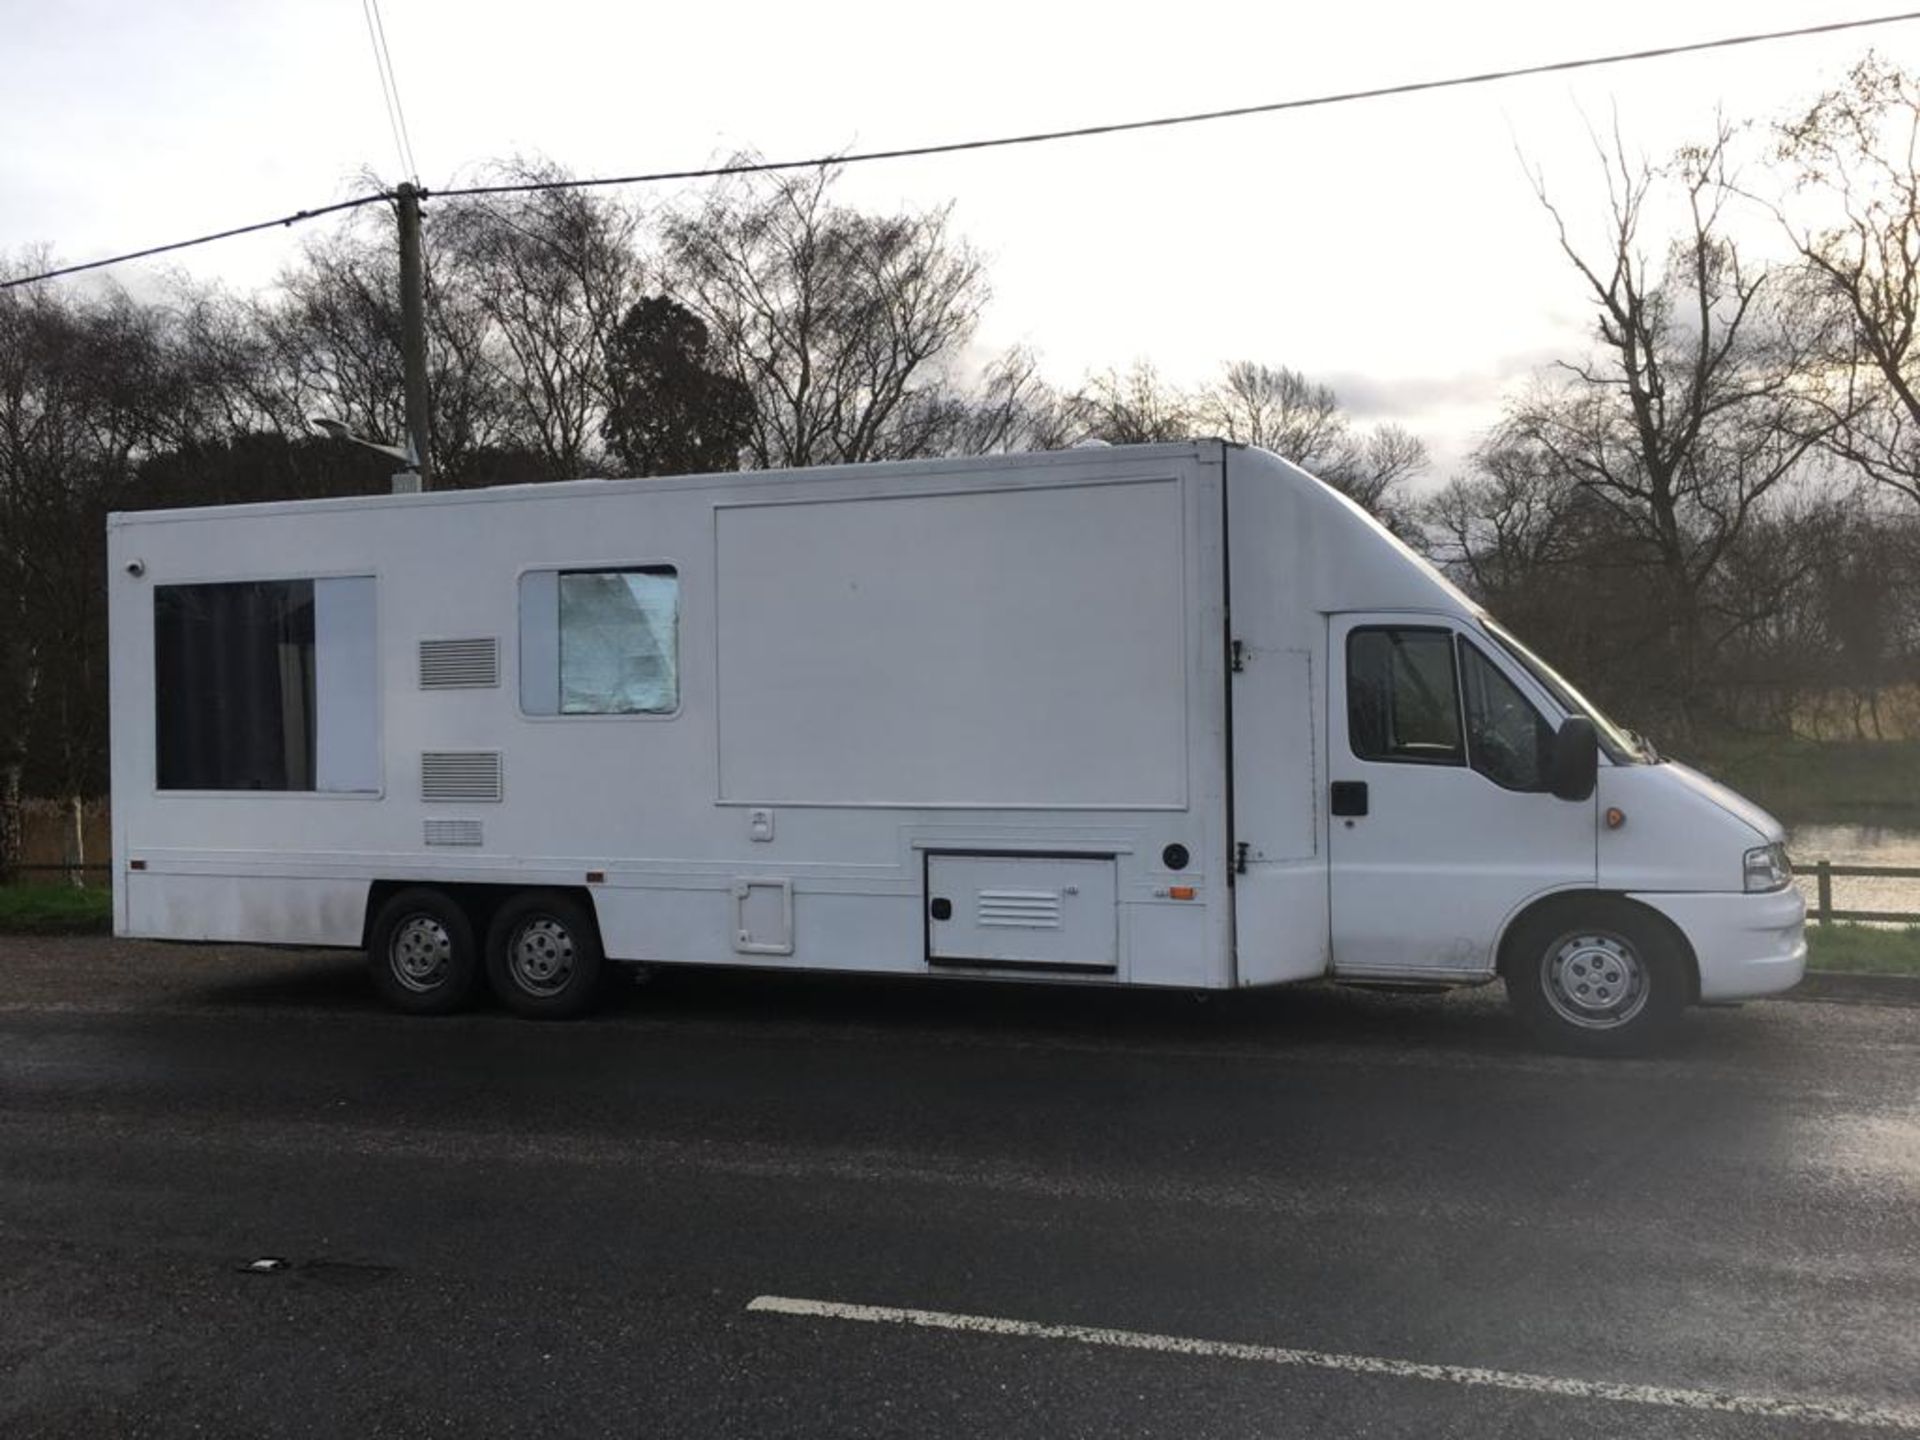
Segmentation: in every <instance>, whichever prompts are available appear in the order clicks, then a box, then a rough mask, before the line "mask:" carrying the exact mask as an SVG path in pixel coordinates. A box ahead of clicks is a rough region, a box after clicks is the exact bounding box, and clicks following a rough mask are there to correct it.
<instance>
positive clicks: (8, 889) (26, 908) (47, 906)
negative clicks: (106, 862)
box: [0, 885, 113, 935]
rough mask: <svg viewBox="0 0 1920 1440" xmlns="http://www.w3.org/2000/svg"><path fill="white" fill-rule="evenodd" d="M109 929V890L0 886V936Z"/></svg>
mask: <svg viewBox="0 0 1920 1440" xmlns="http://www.w3.org/2000/svg"><path fill="white" fill-rule="evenodd" d="M112 928H113V892H112V891H111V890H106V889H97V890H75V889H73V888H72V887H71V886H67V885H0V935H93V934H104V933H105V932H106V931H108V930H110V929H112Z"/></svg>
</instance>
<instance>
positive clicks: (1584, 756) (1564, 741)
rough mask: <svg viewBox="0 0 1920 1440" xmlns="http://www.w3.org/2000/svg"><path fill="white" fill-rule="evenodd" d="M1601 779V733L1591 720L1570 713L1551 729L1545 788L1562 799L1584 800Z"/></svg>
mask: <svg viewBox="0 0 1920 1440" xmlns="http://www.w3.org/2000/svg"><path fill="white" fill-rule="evenodd" d="M1599 780H1600V737H1599V736H1598V735H1597V734H1595V733H1594V729H1593V721H1591V720H1589V719H1587V717H1586V716H1584V715H1570V716H1568V717H1567V718H1566V719H1565V720H1562V721H1561V722H1560V728H1559V730H1557V731H1556V732H1555V733H1554V737H1553V753H1552V754H1551V755H1550V756H1549V757H1548V760H1547V789H1548V790H1550V791H1552V792H1553V794H1555V795H1556V796H1558V797H1559V798H1560V799H1562V800H1585V799H1587V798H1588V797H1589V796H1591V795H1592V794H1593V787H1594V786H1595V785H1596V784H1598V783H1599Z"/></svg>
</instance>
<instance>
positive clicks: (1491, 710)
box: [1458, 636, 1553, 790]
mask: <svg viewBox="0 0 1920 1440" xmlns="http://www.w3.org/2000/svg"><path fill="white" fill-rule="evenodd" d="M1458 644H1459V647H1460V690H1461V694H1462V696H1463V697H1464V699H1465V701H1466V712H1467V756H1468V760H1469V763H1470V764H1472V766H1473V768H1474V769H1476V770H1478V771H1479V772H1480V773H1481V774H1482V775H1484V776H1486V777H1487V778H1488V779H1489V780H1491V781H1493V783H1494V784H1496V785H1499V786H1503V787H1504V788H1506V789H1508V790H1544V789H1546V788H1547V764H1548V757H1549V756H1551V755H1552V753H1553V727H1552V726H1551V725H1549V724H1548V723H1547V721H1546V719H1545V718H1544V717H1543V716H1542V715H1541V714H1540V712H1539V711H1538V710H1536V709H1534V708H1533V702H1532V701H1530V700H1528V699H1527V697H1526V696H1525V695H1523V694H1521V693H1520V688H1519V687H1518V686H1517V685H1515V684H1514V683H1513V681H1511V680H1509V679H1508V678H1507V675H1506V672H1505V671H1503V670H1502V669H1500V667H1499V666H1497V665H1495V664H1494V663H1493V661H1491V660H1489V659H1488V658H1487V657H1486V656H1485V655H1484V654H1482V653H1481V651H1480V649H1479V647H1478V646H1476V645H1475V644H1474V643H1473V642H1472V641H1471V640H1468V639H1467V638H1466V637H1465V636H1461V637H1460V638H1459V640H1458Z"/></svg>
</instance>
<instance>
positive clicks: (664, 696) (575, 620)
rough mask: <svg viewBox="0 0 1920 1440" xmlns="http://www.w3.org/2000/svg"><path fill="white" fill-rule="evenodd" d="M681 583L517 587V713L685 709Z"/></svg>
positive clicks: (581, 579)
mask: <svg viewBox="0 0 1920 1440" xmlns="http://www.w3.org/2000/svg"><path fill="white" fill-rule="evenodd" d="M679 627H680V580H679V576H678V575H677V574H676V573H675V572H674V571H673V570H672V569H670V568H667V567H662V566H647V567H636V568H632V569H620V570H557V571H556V570H546V571H534V572H531V573H529V574H526V575H523V576H521V578H520V708H521V710H522V711H523V712H524V713H526V714H528V715H666V714H671V713H673V712H674V711H676V710H678V709H679V708H680V663H679Z"/></svg>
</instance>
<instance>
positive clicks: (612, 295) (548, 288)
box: [428, 161, 641, 479]
mask: <svg viewBox="0 0 1920 1440" xmlns="http://www.w3.org/2000/svg"><path fill="white" fill-rule="evenodd" d="M489 178H492V179H496V180H504V181H508V182H512V183H530V184H535V185H541V184H550V183H551V182H556V181H564V180H566V179H567V178H568V176H567V173H566V172H565V171H564V170H562V169H560V168H559V167H557V166H554V165H550V164H545V163H533V162H527V161H516V162H513V163H512V164H510V165H507V166H504V167H500V168H499V169H498V170H497V171H495V172H492V173H491V174H490V176H489ZM638 223H639V222H638V220H637V218H636V217H635V215H634V214H633V213H632V212H631V211H629V210H627V209H626V208H625V207H623V206H621V205H620V204H618V203H617V202H615V201H612V200H608V199H605V198H603V197H601V196H599V195H597V194H595V193H594V192H591V191H587V190H578V189H542V190H535V191H532V192H530V193H526V194H517V195H489V196H482V197H477V198H471V199H461V200H454V201H451V202H448V203H447V204H445V205H444V206H442V207H439V213H438V214H435V215H431V216H430V225H429V227H428V228H429V234H428V239H429V241H430V243H431V245H432V246H433V248H434V250H435V252H436V255H435V261H436V273H435V277H434V278H435V282H436V284H437V285H438V286H439V287H441V288H443V289H450V290H453V291H456V292H457V299H458V302H459V303H458V304H457V305H456V306H455V307H453V314H455V315H461V314H464V313H467V311H468V309H469V307H470V309H471V311H472V312H476V313H477V315H478V316H479V317H482V318H483V319H484V321H485V325H484V327H483V329H482V330H481V331H480V333H477V334H472V335H470V336H469V335H468V334H467V332H464V331H460V330H457V329H456V330H454V331H452V332H451V333H449V334H448V335H447V337H446V340H447V343H448V345H449V347H450V348H452V349H455V350H458V349H460V341H461V340H462V339H463V338H466V339H470V342H471V343H472V346H473V350H474V353H475V355H476V357H477V356H480V355H484V356H485V358H486V363H487V368H488V370H489V372H490V376H491V378H492V380H493V382H494V397H493V398H494V400H495V402H496V404H497V405H498V407H499V411H500V417H501V420H502V429H503V430H504V431H505V432H506V433H507V434H508V435H510V436H512V437H513V439H514V440H515V441H516V442H517V443H518V444H519V445H520V446H522V447H523V448H526V449H529V450H532V451H533V452H535V453H536V454H537V455H538V456H539V457H540V460H541V464H542V468H543V470H544V471H545V474H546V476H547V477H549V478H553V479H571V478H574V477H577V476H579V475H582V474H585V473H588V471H589V470H591V469H592V468H593V467H594V466H595V465H597V464H598V463H599V461H600V458H601V452H600V449H599V440H600V434H601V429H602V426H603V425H604V423H605V419H606V415H607V412H608V408H609V405H610V402H611V396H610V395H609V393H608V389H607V371H606V364H605V361H606V354H607V346H608V344H609V342H610V341H611V340H612V338H613V336H614V334H615V332H616V330H617V329H618V328H619V325H620V322H621V319H622V318H623V317H624V316H625V315H626V313H627V311H628V308H629V307H630V306H631V305H632V304H633V303H634V301H635V300H637V299H638V298H639V288H640V279H641V266H640V259H639V255H638V250H637V246H636V241H637V232H638Z"/></svg>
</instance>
